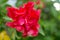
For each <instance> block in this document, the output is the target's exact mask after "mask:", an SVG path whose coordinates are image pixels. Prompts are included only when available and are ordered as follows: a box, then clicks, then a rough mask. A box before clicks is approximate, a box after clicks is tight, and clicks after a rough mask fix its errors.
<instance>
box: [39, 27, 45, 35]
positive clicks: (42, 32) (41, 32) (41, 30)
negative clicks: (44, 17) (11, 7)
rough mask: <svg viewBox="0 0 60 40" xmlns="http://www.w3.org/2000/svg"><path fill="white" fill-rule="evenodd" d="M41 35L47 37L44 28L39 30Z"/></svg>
mask: <svg viewBox="0 0 60 40" xmlns="http://www.w3.org/2000/svg"><path fill="white" fill-rule="evenodd" d="M39 33H40V34H41V35H43V36H45V33H44V31H43V29H42V27H40V29H39Z"/></svg>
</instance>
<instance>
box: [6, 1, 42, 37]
mask: <svg viewBox="0 0 60 40" xmlns="http://www.w3.org/2000/svg"><path fill="white" fill-rule="evenodd" d="M7 10H8V16H9V17H10V18H12V20H13V22H7V23H6V25H7V26H9V27H11V28H15V29H16V30H17V31H19V32H22V35H23V36H37V35H38V29H39V24H38V21H39V17H40V12H41V11H40V10H36V9H34V3H33V2H28V3H26V4H24V6H23V7H20V8H19V9H18V8H14V7H8V8H7Z"/></svg>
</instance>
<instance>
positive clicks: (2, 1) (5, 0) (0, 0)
mask: <svg viewBox="0 0 60 40" xmlns="http://www.w3.org/2000/svg"><path fill="white" fill-rule="evenodd" d="M7 1H8V0H0V5H2V4H3V3H6V2H7Z"/></svg>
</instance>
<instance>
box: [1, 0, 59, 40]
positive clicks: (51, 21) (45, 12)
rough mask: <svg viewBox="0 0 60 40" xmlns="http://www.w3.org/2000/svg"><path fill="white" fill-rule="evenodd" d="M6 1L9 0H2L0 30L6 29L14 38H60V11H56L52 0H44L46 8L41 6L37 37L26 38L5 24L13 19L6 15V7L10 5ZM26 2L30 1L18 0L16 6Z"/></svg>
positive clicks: (47, 39) (14, 39)
mask: <svg viewBox="0 0 60 40" xmlns="http://www.w3.org/2000/svg"><path fill="white" fill-rule="evenodd" d="M33 1H34V0H33ZM6 2H7V0H0V32H2V31H3V30H6V32H7V34H8V35H9V36H10V38H11V39H12V40H60V11H56V9H55V7H54V6H53V3H54V2H51V0H49V1H47V0H42V2H44V4H45V8H41V10H42V13H41V19H40V20H39V23H40V29H39V35H38V36H37V37H26V38H23V37H22V36H21V35H22V34H21V33H20V32H17V31H16V30H15V29H11V28H9V27H7V26H6V25H5V23H6V22H7V21H11V19H10V18H8V17H7V15H6V14H7V10H6V7H7V6H9V5H8V4H6ZM26 2H28V0H17V3H16V7H19V6H22V4H23V3H26ZM56 2H59V0H56ZM39 6H40V5H39ZM35 7H36V8H37V5H35ZM12 33H13V34H14V35H13V36H11V35H12Z"/></svg>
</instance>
